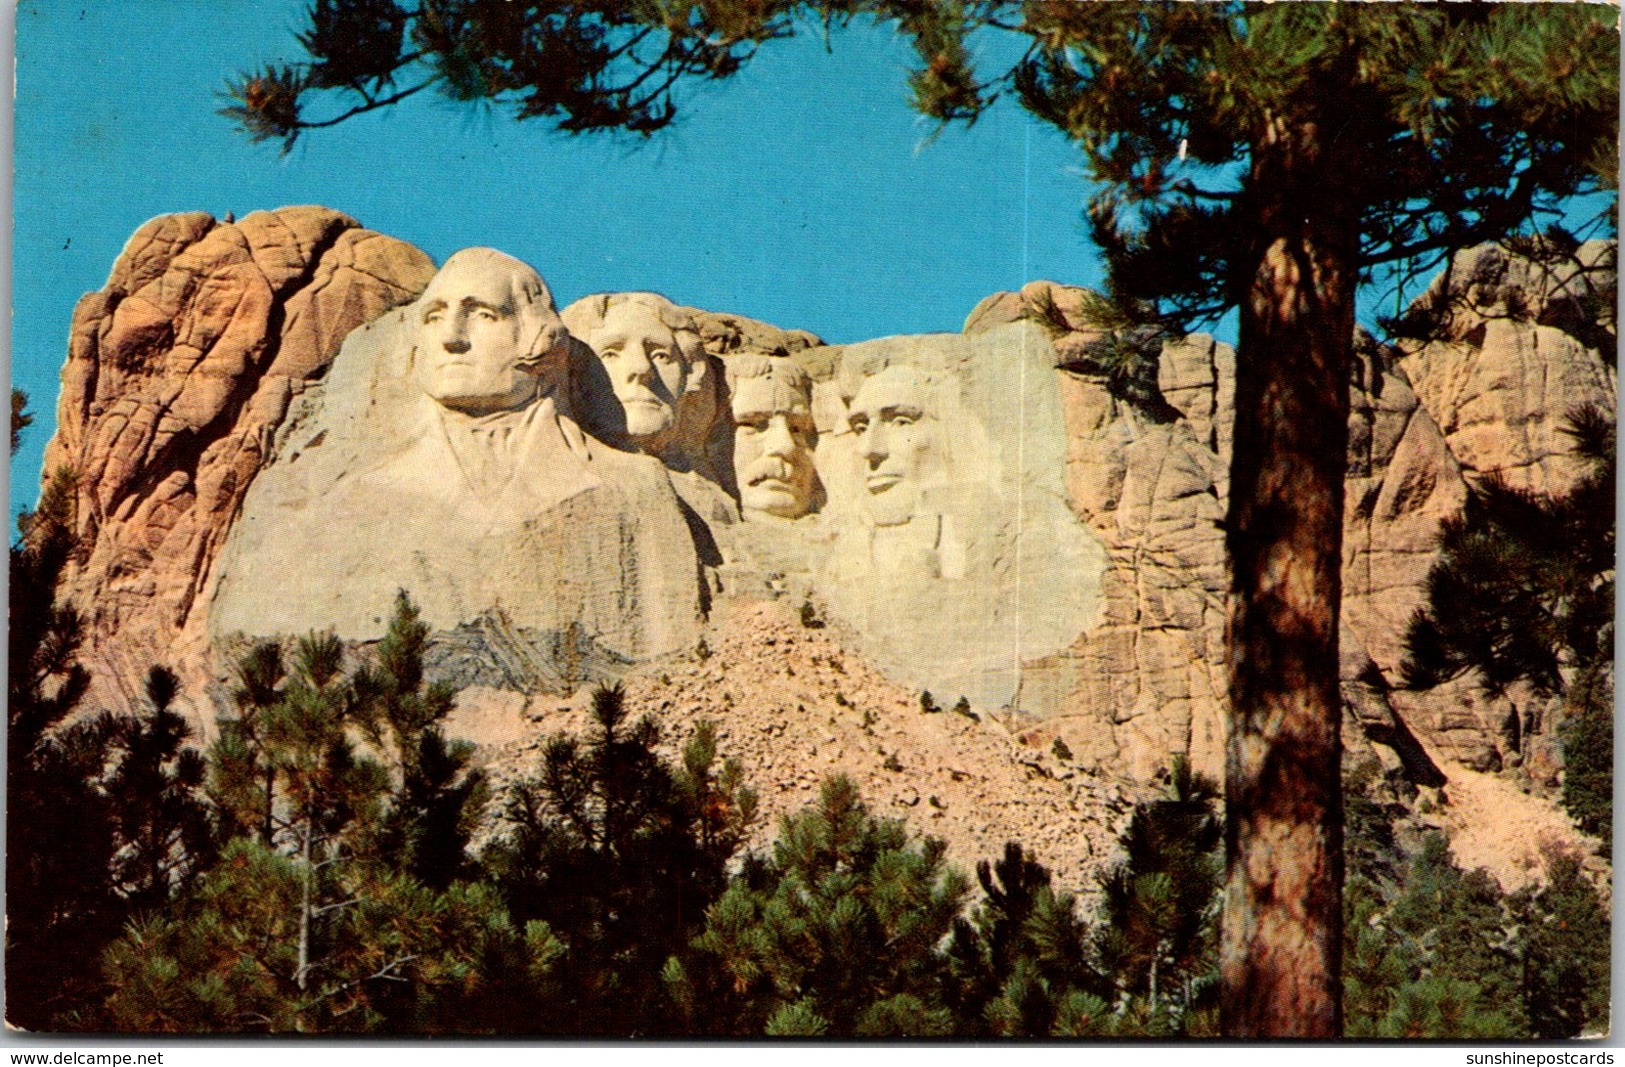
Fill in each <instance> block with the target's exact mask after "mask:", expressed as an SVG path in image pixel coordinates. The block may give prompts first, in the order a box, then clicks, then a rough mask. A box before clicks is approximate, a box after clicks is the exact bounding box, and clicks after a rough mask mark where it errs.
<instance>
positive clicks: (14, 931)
mask: <svg viewBox="0 0 1625 1067" xmlns="http://www.w3.org/2000/svg"><path fill="white" fill-rule="evenodd" d="M74 497H75V494H74V478H73V475H72V472H71V471H68V470H66V469H61V468H59V469H58V470H56V471H55V472H53V474H52V476H51V478H50V480H49V481H48V482H47V483H46V487H45V491H44V492H43V493H42V494H41V496H40V502H39V506H38V507H37V508H36V509H35V510H34V511H33V512H32V513H29V514H25V515H23V516H22V518H21V519H20V520H19V523H18V526H19V529H20V537H19V538H18V540H17V541H15V542H13V544H12V546H11V587H10V596H9V607H10V626H9V630H8V632H7V642H8V651H9V663H8V674H7V691H6V695H7V700H6V711H7V727H8V733H7V746H6V812H7V829H8V837H7V862H6V1013H7V1015H6V1017H7V1019H8V1021H10V1022H12V1023H13V1024H15V1025H18V1026H22V1027H24V1028H27V1029H31V1030H33V1029H45V1028H47V1027H49V1026H50V1025H51V1024H52V1021H53V1019H54V1018H55V1017H56V1016H58V1015H61V1014H64V1013H71V1012H73V1011H76V1010H78V1009H80V1008H82V1007H83V1006H84V1005H85V1004H86V1003H88V1002H89V1001H90V999H92V998H93V997H94V995H95V990H96V988H97V986H98V985H99V982H98V978H99V976H98V975H97V974H96V970H95V958H96V954H97V953H98V952H99V951H100V950H101V946H102V945H103V944H105V943H106V942H107V941H108V940H109V939H111V938H112V937H113V936H115V935H116V933H117V931H118V927H119V924H120V923H121V922H122V921H123V908H122V906H121V904H120V902H119V900H118V897H117V894H116V893H114V891H113V885H112V878H111V872H110V868H111V864H112V859H113V854H114V852H115V850H116V848H117V845H116V842H115V840H114V836H113V825H112V817H111V806H110V804H109V800H108V797H107V796H106V794H105V793H104V792H102V791H101V790H100V789H99V788H98V782H99V781H100V779H101V776H102V774H103V771H104V770H105V767H106V762H107V756H106V751H107V746H108V744H109V742H110V740H111V733H112V722H111V720H110V718H109V717H106V716H92V717H88V718H84V719H79V720H77V721H69V715H70V713H72V712H73V711H74V709H75V708H76V707H77V706H78V704H79V701H80V700H81V698H82V697H83V696H84V694H85V690H86V688H87V687H88V685H89V682H90V677H89V675H88V673H87V672H86V671H85V669H84V668H83V667H81V666H80V665H79V664H78V663H77V662H76V657H77V655H78V651H79V646H80V643H81V642H82V640H83V634H84V628H83V622H82V620H81V618H80V616H79V613H78V612H77V611H75V610H74V608H73V607H72V606H71V605H68V604H63V603H59V602H58V600H57V584H58V581H59V579H60V578H61V575H62V571H63V568H65V567H66V566H67V564H68V562H69V560H70V558H71V557H72V555H73V553H74V552H75V551H77V543H76V541H75V538H74V534H73V530H74V514H73V501H74Z"/></svg>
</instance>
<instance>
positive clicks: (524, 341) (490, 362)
mask: <svg viewBox="0 0 1625 1067" xmlns="http://www.w3.org/2000/svg"><path fill="white" fill-rule="evenodd" d="M415 307H416V318H417V323H416V325H417V328H418V344H417V350H416V356H415V359H414V374H415V378H416V381H417V384H418V386H419V388H421V389H422V390H423V391H424V392H425V393H427V394H428V395H429V396H430V397H432V398H433V399H434V400H436V401H437V402H439V403H440V404H441V405H442V406H444V407H446V408H450V409H451V410H453V411H458V412H461V413H463V414H465V415H472V416H481V415H489V414H493V413H495V412H499V411H510V410H513V409H516V408H520V407H523V406H524V405H525V404H527V403H529V402H530V401H531V400H533V399H534V398H535V397H536V396H537V395H538V393H539V391H540V390H541V389H542V387H543V385H544V384H546V383H543V382H542V381H541V374H542V370H543V365H544V362H545V361H546V359H547V357H548V355H549V353H550V350H551V349H552V348H553V345H554V342H555V341H556V339H557V337H558V336H559V335H560V332H561V331H562V329H563V327H562V324H559V323H558V316H557V314H556V313H554V312H553V311H552V300H551V297H550V296H549V294H548V293H547V289H546V287H545V286H544V285H543V284H542V281H541V279H540V278H539V277H538V276H537V275H536V273H535V271H533V270H531V269H530V268H529V267H527V266H526V265H525V264H523V263H521V262H519V261H518V260H516V259H511V258H510V257H507V256H504V255H502V254H501V253H498V252H492V251H490V250H488V249H472V250H468V251H465V252H459V253H458V254H457V255H454V256H452V257H451V259H449V260H447V261H446V265H445V266H444V267H442V268H441V270H440V273H438V274H436V275H435V277H434V279H433V280H432V281H430V283H429V287H428V288H427V289H425V290H424V292H423V295H422V296H421V297H420V298H419V299H418V302H417V304H416V306H415Z"/></svg>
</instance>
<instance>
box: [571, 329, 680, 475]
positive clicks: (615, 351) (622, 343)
mask: <svg viewBox="0 0 1625 1067" xmlns="http://www.w3.org/2000/svg"><path fill="white" fill-rule="evenodd" d="M587 343H588V344H589V345H590V346H591V347H592V349H593V351H594V352H596V353H598V358H599V359H600V360H602V361H603V364H604V370H605V371H606V372H607V373H608V374H609V381H610V385H611V387H612V388H613V389H614V390H615V398H616V399H617V400H619V401H620V402H621V407H622V409H623V410H624V411H625V412H626V432H627V434H628V435H629V436H630V437H631V438H632V439H633V440H634V441H637V442H638V444H639V446H640V447H642V448H644V450H645V451H648V450H651V449H653V448H658V447H659V446H660V444H661V443H663V442H664V441H665V440H666V439H667V438H668V437H669V436H670V435H671V433H672V432H673V431H674V430H675V429H676V427H677V406H678V401H679V398H681V397H682V396H683V395H684V394H685V393H686V392H687V391H688V388H689V381H688V379H689V374H690V367H689V364H688V360H687V359H686V358H685V356H684V354H683V351H682V349H681V347H680V346H679V344H678V339H677V334H676V332H675V331H674V330H672V329H671V327H669V326H667V325H666V324H665V323H664V322H662V321H661V317H660V314H659V312H658V311H657V310H655V309H654V308H652V307H649V306H648V305H646V304H642V303H637V302H634V301H627V302H625V303H621V304H616V305H615V306H614V307H612V308H610V309H609V310H608V311H607V312H605V314H604V321H603V323H602V325H600V326H599V327H598V328H597V329H595V330H593V331H592V335H591V336H590V337H589V338H587Z"/></svg>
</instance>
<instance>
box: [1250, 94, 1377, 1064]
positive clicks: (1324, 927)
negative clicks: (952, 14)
mask: <svg viewBox="0 0 1625 1067" xmlns="http://www.w3.org/2000/svg"><path fill="white" fill-rule="evenodd" d="M1324 135H1325V131H1324V129H1323V127H1322V125H1321V124H1320V123H1319V122H1317V121H1316V119H1315V117H1313V116H1310V117H1304V116H1302V115H1301V114H1300V115H1297V116H1293V117H1289V118H1278V119H1276V120H1274V121H1272V122H1271V123H1270V124H1269V125H1268V126H1267V127H1266V128H1265V130H1264V131H1263V132H1262V133H1261V135H1260V136H1259V138H1258V139H1257V143H1256V144H1255V146H1254V152H1253V162H1252V172H1251V174H1250V175H1249V179H1248V189H1249V198H1250V199H1251V200H1252V201H1253V204H1254V210H1253V212H1252V214H1253V216H1254V218H1253V220H1252V222H1253V224H1254V225H1255V226H1256V227H1257V229H1256V231H1255V232H1256V233H1257V235H1258V237H1257V239H1258V244H1257V245H1256V246H1255V249H1256V252H1255V255H1254V257H1253V260H1252V262H1251V263H1250V264H1247V265H1244V266H1243V267H1242V269H1247V270H1249V271H1250V278H1249V283H1248V290H1247V297H1246V300H1245V301H1244V302H1243V303H1242V306H1241V323H1240V337H1239V342H1240V343H1239V346H1238V350H1237V361H1236V362H1237V370H1236V425H1235V453H1234V459H1233V461H1232V466H1231V482H1230V513H1229V520H1228V536H1229V548H1230V558H1231V562H1232V566H1233V568H1234V571H1233V577H1232V584H1231V598H1230V613H1229V621H1228V640H1227V646H1228V650H1229V668H1230V715H1231V719H1230V730H1229V747H1228V752H1227V760H1226V769H1225V770H1226V788H1225V844H1226V856H1227V875H1226V892H1225V906H1224V938H1223V954H1222V967H1221V973H1222V983H1223V992H1224V995H1223V1001H1222V1003H1223V1014H1224V1019H1223V1024H1224V1029H1225V1032H1226V1033H1227V1034H1230V1035H1233V1036H1238V1037H1330V1036H1336V1035H1338V1034H1339V1033H1340V1032H1341V1029H1342V1011H1341V1003H1340V1002H1341V979H1340V973H1339V972H1340V966H1341V947H1342V913H1341V896H1342V882H1343V855H1342V850H1343V831H1342V797H1341V792H1340V776H1339V763H1340V737H1339V732H1338V728H1339V723H1340V718H1341V710H1340V703H1339V698H1338V656H1337V623H1338V610H1339V607H1340V603H1341V599H1342V587H1341V578H1340V567H1341V556H1342V543H1343V474H1344V468H1345V463H1346V459H1345V456H1346V451H1347V440H1348V379H1349V357H1350V351H1351V349H1352V345H1353V331H1354V289H1355V283H1356V278H1355V257H1356V253H1357V251H1358V244H1357V242H1358V229H1357V226H1358V216H1357V214H1356V211H1355V209H1354V208H1353V206H1352V205H1353V204H1354V203H1357V198H1355V197H1352V196H1349V195H1347V194H1346V192H1345V190H1346V188H1347V186H1346V185H1345V184H1344V183H1347V182H1351V181H1357V180H1358V174H1357V173H1352V172H1347V171H1346V170H1345V168H1343V167H1341V166H1340V165H1339V163H1340V161H1339V160H1337V159H1336V157H1335V153H1334V152H1333V151H1332V150H1331V149H1330V148H1329V147H1328V145H1327V144H1326V143H1325V140H1324V139H1323V138H1324Z"/></svg>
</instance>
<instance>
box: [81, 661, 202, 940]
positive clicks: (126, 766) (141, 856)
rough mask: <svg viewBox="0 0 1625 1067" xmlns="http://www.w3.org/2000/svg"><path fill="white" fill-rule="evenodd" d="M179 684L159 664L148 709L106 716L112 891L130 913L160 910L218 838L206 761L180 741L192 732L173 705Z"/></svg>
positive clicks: (151, 678) (150, 680) (151, 676)
mask: <svg viewBox="0 0 1625 1067" xmlns="http://www.w3.org/2000/svg"><path fill="white" fill-rule="evenodd" d="M178 689H179V682H178V681H177V680H176V678H175V675H174V674H172V673H171V672H170V671H168V670H166V669H165V668H163V667H154V668H152V670H151V671H149V672H148V674H147V682H146V697H147V704H148V707H149V708H150V712H149V713H144V714H139V715H130V716H121V717H117V718H115V719H113V720H112V723H111V729H110V731H109V733H110V735H111V736H110V742H109V746H108V747H109V753H110V758H111V761H112V765H111V767H110V769H109V770H108V771H107V772H106V774H105V776H104V777H103V778H102V779H101V785H100V788H101V791H102V792H103V793H105V794H106V795H107V797H108V798H109V801H110V806H109V814H110V817H111V820H112V826H113V839H114V842H115V846H116V848H117V851H116V852H115V854H114V856H113V861H112V872H111V876H112V880H113V886H114V890H115V892H117V893H118V895H119V896H120V897H121V898H122V899H123V901H124V902H125V905H126V907H128V908H129V909H131V910H132V911H135V912H144V911H151V910H154V909H158V908H161V907H163V906H164V905H165V904H167V903H168V902H169V900H170V899H171V898H172V897H174V896H175V895H177V894H179V893H183V892H184V891H185V890H186V889H187V888H188V887H189V886H190V885H191V883H192V882H193V880H195V879H196V878H197V877H198V875H199V874H201V873H202V872H203V871H204V870H206V869H207V868H208V867H209V866H210V865H211V864H213V862H214V860H215V857H216V854H217V851H218V845H217V836H216V830H215V825H214V820H213V817H212V813H211V811H210V810H209V807H208V805H207V804H206V803H205V801H204V797H203V782H204V776H205V764H204V759H203V756H202V754H201V753H200V752H198V750H197V749H195V748H192V747H189V746H187V745H186V742H187V741H188V740H189V739H190V737H191V729H190V728H189V727H188V726H187V725H186V720H185V719H183V718H181V716H180V715H179V714H178V713H177V712H176V711H175V710H174V709H173V707H172V704H173V702H174V699H175V695H176V692H177V691H178Z"/></svg>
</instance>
